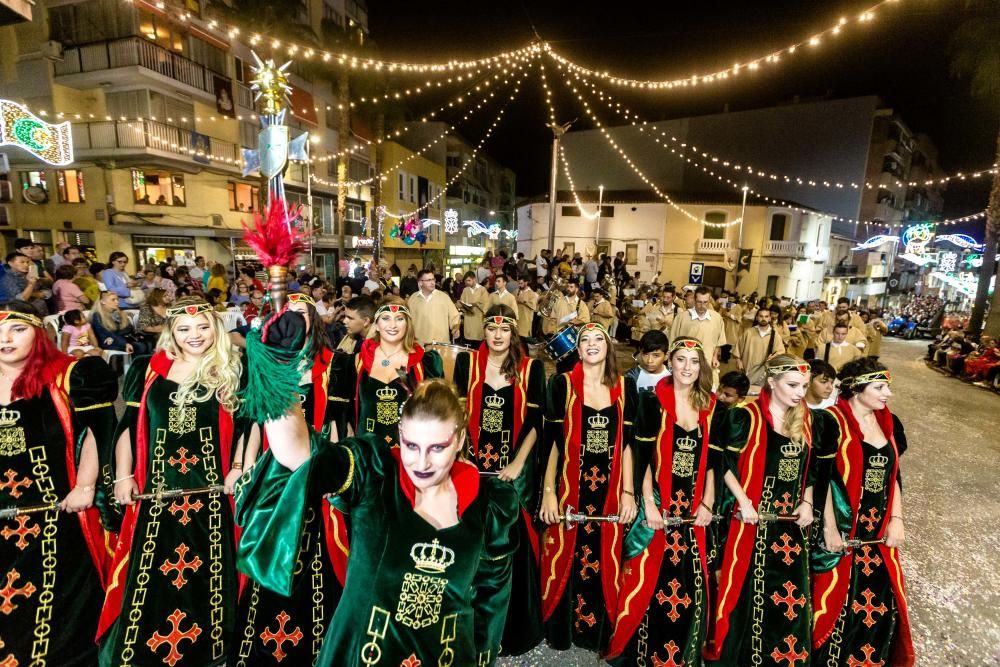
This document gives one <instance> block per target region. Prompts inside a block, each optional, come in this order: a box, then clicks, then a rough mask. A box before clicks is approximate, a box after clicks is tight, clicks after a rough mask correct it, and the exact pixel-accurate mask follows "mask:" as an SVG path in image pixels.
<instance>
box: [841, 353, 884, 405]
mask: <svg viewBox="0 0 1000 667" xmlns="http://www.w3.org/2000/svg"><path fill="white" fill-rule="evenodd" d="M887 370H889V369H888V368H886V365H885V364H883V363H882V362H880V361H876V360H875V359H872V358H871V357H861V358H860V359H855V360H854V361H849V362H847V363H846V364H844V367H843V368H841V369H840V373H839V376H838V377H840V397H841V398H843V399H844V400H847V399H849V398H851V397H852V396H854V395H855V394H860V393H861V392H863V391H864V390H865V389H866V388H867V387H868V385H870V384H872V383H871V382H866V383H864V384H856V385H853V386H851V385H849V384H848V383H847V382H845V380H847V379H849V378H853V377H858V376H859V375H867V374H868V373H877V372H879V371H887Z"/></svg>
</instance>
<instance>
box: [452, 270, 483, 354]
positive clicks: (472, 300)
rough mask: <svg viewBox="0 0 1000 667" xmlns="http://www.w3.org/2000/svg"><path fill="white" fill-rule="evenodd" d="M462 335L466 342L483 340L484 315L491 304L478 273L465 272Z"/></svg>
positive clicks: (461, 304)
mask: <svg viewBox="0 0 1000 667" xmlns="http://www.w3.org/2000/svg"><path fill="white" fill-rule="evenodd" d="M459 305H460V306H461V307H462V337H463V338H464V339H465V342H466V343H472V344H476V343H481V342H483V316H484V315H486V311H487V309H488V308H489V306H490V296H489V294H487V292H486V288H485V287H483V286H482V285H480V284H479V283H477V282H476V274H475V273H473V272H472V271H466V273H465V289H464V290H462V300H461V302H460V303H459Z"/></svg>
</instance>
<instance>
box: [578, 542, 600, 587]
mask: <svg viewBox="0 0 1000 667" xmlns="http://www.w3.org/2000/svg"><path fill="white" fill-rule="evenodd" d="M580 552H581V553H582V554H583V555H582V556H580V578H581V579H583V580H584V581H586V580H587V579H590V575H589V574H587V571H588V570H592V571H593V572H594V574H597V573H598V572H600V571H601V562H600V561H597V560H595V561H591V560H588V558H590V556H591V554H593V553H594V552H593V551H591V550H590V547H589V546H587V545H586V544H584V545H583V548H582V549H580Z"/></svg>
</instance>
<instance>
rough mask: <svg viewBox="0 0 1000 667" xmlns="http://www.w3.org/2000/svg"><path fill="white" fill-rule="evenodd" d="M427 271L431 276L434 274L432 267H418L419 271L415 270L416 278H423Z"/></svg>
mask: <svg viewBox="0 0 1000 667" xmlns="http://www.w3.org/2000/svg"><path fill="white" fill-rule="evenodd" d="M428 273H429V274H431V276H433V275H434V270H433V269H428V268H427V267H424V268H422V269H420V270H419V271H417V280H420V279H421V278H423V277H424V276H425V275H427V274H428Z"/></svg>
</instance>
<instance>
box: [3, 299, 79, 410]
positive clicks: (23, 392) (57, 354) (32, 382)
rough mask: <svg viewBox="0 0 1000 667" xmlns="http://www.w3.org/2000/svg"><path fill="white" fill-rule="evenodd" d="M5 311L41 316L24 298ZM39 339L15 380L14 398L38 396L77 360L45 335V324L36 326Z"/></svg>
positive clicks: (9, 304) (5, 308)
mask: <svg viewBox="0 0 1000 667" xmlns="http://www.w3.org/2000/svg"><path fill="white" fill-rule="evenodd" d="M3 309H4V310H11V311H14V312H19V313H27V314H31V315H34V316H35V317H38V311H36V310H35V309H34V308H33V307H32V306H31V305H30V304H27V303H24V302H23V301H11V302H9V303H8V304H6V305H5V306H3ZM34 329H35V341H34V342H33V343H32V344H31V351H30V352H28V358H27V360H26V361H25V364H24V368H22V369H21V374H20V375H18V376H17V379H16V380H14V385H13V386H12V387H11V390H10V393H11V397H12V398H14V399H18V398H38V397H39V396H41V395H42V392H43V391H44V390H45V388H46V387H48V386H49V385H51V384H53V383H55V382H56V380H58V379H59V376H60V374H62V372H63V371H65V370H66V367H67V366H69V365H70V363H72V361H73V357H71V356H69V355H68V354H63V352H62V351H60V350H59V348H57V347H56V346H55V343H53V342H52V341H51V340H49V337H48V336H46V335H45V330H44V329H42V327H34Z"/></svg>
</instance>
